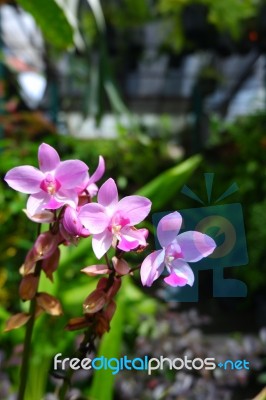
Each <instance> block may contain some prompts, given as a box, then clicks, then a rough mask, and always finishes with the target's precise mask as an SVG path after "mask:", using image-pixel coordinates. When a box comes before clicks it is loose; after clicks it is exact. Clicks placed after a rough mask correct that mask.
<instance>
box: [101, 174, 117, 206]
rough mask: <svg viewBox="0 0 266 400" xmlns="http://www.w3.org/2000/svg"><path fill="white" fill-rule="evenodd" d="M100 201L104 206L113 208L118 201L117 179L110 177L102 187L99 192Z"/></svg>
mask: <svg viewBox="0 0 266 400" xmlns="http://www.w3.org/2000/svg"><path fill="white" fill-rule="evenodd" d="M98 203H99V204H101V205H102V206H104V207H110V208H111V209H113V208H114V207H115V206H116V204H117V203H118V192H117V186H116V184H115V181H114V180H113V179H112V178H109V179H108V180H107V181H106V182H104V184H103V185H102V186H101V187H100V189H99V192H98Z"/></svg>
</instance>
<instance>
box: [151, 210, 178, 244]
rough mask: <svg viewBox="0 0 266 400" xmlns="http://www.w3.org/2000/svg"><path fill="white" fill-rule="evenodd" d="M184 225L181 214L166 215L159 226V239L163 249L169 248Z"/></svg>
mask: <svg viewBox="0 0 266 400" xmlns="http://www.w3.org/2000/svg"><path fill="white" fill-rule="evenodd" d="M181 225H182V216H181V214H180V213H179V212H177V211H175V212H173V213H170V214H167V215H165V217H163V218H162V219H161V220H160V221H159V224H158V226H157V237H158V240H159V243H160V245H161V246H162V247H166V246H168V245H169V244H170V243H171V242H172V241H173V240H174V239H175V238H176V237H177V234H178V232H179V231H180V228H181Z"/></svg>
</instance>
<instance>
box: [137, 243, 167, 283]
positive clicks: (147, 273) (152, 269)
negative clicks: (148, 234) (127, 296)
mask: <svg viewBox="0 0 266 400" xmlns="http://www.w3.org/2000/svg"><path fill="white" fill-rule="evenodd" d="M163 270H164V250H156V251H154V252H153V253H151V254H149V255H148V256H147V257H146V258H145V259H144V261H143V263H142V264H141V267H140V277H141V282H142V285H143V286H151V285H152V284H153V282H154V281H155V280H156V279H158V278H159V276H160V275H161V273H162V272H163Z"/></svg>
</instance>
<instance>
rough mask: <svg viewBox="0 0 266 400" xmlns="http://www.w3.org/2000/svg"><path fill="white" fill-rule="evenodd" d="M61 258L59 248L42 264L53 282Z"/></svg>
mask: <svg viewBox="0 0 266 400" xmlns="http://www.w3.org/2000/svg"><path fill="white" fill-rule="evenodd" d="M59 258H60V250H59V248H58V247H57V249H56V250H55V252H54V253H53V254H52V255H51V256H50V257H48V258H45V259H44V260H43V262H42V269H43V271H44V272H45V274H46V276H47V278H48V279H50V281H52V282H53V273H54V272H55V271H56V269H57V267H58V264H59Z"/></svg>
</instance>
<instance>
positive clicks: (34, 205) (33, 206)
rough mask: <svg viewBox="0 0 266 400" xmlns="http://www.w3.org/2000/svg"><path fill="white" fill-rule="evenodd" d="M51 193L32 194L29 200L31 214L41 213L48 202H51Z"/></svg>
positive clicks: (28, 210) (28, 205) (28, 208)
mask: <svg viewBox="0 0 266 400" xmlns="http://www.w3.org/2000/svg"><path fill="white" fill-rule="evenodd" d="M50 197H51V196H50V195H49V194H48V193H45V192H43V191H42V192H39V193H35V194H32V195H31V196H30V197H29V198H28V201H27V212H28V213H29V214H30V215H35V214H38V213H40V212H41V211H42V210H43V209H44V208H45V205H46V204H47V203H49V200H50Z"/></svg>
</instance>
